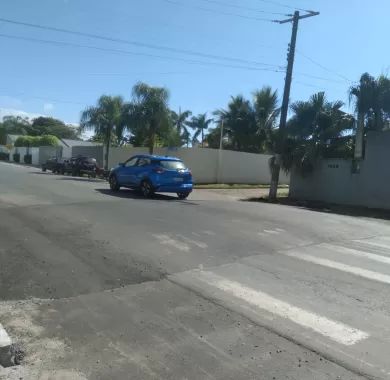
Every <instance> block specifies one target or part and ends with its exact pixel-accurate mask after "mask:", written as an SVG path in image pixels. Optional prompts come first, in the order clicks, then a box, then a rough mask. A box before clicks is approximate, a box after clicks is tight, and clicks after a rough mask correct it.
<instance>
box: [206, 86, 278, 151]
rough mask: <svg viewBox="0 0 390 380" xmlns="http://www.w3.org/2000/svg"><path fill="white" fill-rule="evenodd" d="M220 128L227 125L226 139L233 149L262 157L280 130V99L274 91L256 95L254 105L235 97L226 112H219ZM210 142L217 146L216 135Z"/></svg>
mask: <svg viewBox="0 0 390 380" xmlns="http://www.w3.org/2000/svg"><path fill="white" fill-rule="evenodd" d="M214 114H215V115H216V116H217V125H218V127H219V128H221V124H222V122H223V124H224V126H223V131H224V136H223V137H224V139H225V140H227V141H226V146H227V147H228V148H229V149H233V150H241V151H246V152H254V153H262V152H264V151H266V150H267V147H268V144H267V141H268V139H270V135H271V134H272V132H273V129H274V128H275V127H276V118H277V116H278V114H279V108H278V95H277V92H276V91H272V89H271V87H263V88H262V89H261V90H259V91H256V92H254V94H253V102H250V101H249V100H247V99H245V98H244V97H243V96H241V95H239V96H235V97H232V98H231V100H230V102H229V103H228V106H227V109H226V110H223V109H222V110H218V111H215V112H214ZM215 134H216V132H215V131H213V136H212V137H210V139H209V140H210V142H212V145H213V146H214V145H215V136H214V135H215Z"/></svg>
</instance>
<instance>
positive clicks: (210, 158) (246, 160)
mask: <svg viewBox="0 0 390 380" xmlns="http://www.w3.org/2000/svg"><path fill="white" fill-rule="evenodd" d="M143 153H148V149H147V148H110V157H109V167H110V168H111V167H114V166H116V165H117V164H118V163H119V162H124V161H126V160H127V159H129V158H130V157H131V156H134V155H136V154H143ZM154 153H155V154H157V155H162V156H165V155H168V156H175V157H179V158H181V159H182V160H183V161H184V162H185V163H186V165H187V166H188V167H189V168H191V171H192V174H193V176H194V179H195V181H196V182H197V183H217V182H220V183H255V184H259V183H261V184H268V183H270V180H271V174H270V170H269V164H268V162H269V159H270V157H271V156H269V155H264V154H252V153H243V152H233V151H227V150H224V151H222V152H219V150H217V149H202V148H176V149H168V148H157V149H155V152H154ZM219 162H220V166H219V165H218V163H219ZM281 183H284V184H287V183H289V177H288V176H286V175H284V173H283V174H281Z"/></svg>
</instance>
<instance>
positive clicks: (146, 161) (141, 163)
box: [137, 157, 151, 167]
mask: <svg viewBox="0 0 390 380" xmlns="http://www.w3.org/2000/svg"><path fill="white" fill-rule="evenodd" d="M150 163H151V161H150V160H149V158H144V157H142V158H140V159H139V160H138V163H137V166H140V167H143V166H148V165H150Z"/></svg>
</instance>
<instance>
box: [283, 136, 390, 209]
mask: <svg viewBox="0 0 390 380" xmlns="http://www.w3.org/2000/svg"><path fill="white" fill-rule="evenodd" d="M389 147H390V132H372V133H369V134H368V136H367V142H366V154H365V158H364V160H363V161H361V163H360V171H359V172H358V173H352V160H341V159H332V160H323V161H321V162H320V163H319V164H318V166H317V168H316V169H315V170H314V172H313V173H312V174H310V175H308V176H306V177H302V176H301V175H300V174H299V173H297V172H296V171H294V172H293V173H292V175H291V183H290V196H291V197H293V198H296V199H301V200H304V199H306V200H317V201H324V202H331V203H339V204H346V205H359V206H365V207H373V208H386V209H390V166H389V165H388V162H389V161H390V149H389Z"/></svg>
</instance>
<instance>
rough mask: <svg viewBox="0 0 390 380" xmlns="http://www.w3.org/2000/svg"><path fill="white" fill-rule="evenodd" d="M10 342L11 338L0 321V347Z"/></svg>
mask: <svg viewBox="0 0 390 380" xmlns="http://www.w3.org/2000/svg"><path fill="white" fill-rule="evenodd" d="M11 343H12V342H11V338H10V337H9V335H8V334H7V331H5V329H4V328H3V326H2V325H1V323H0V347H5V346H9V345H10V344H11Z"/></svg>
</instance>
